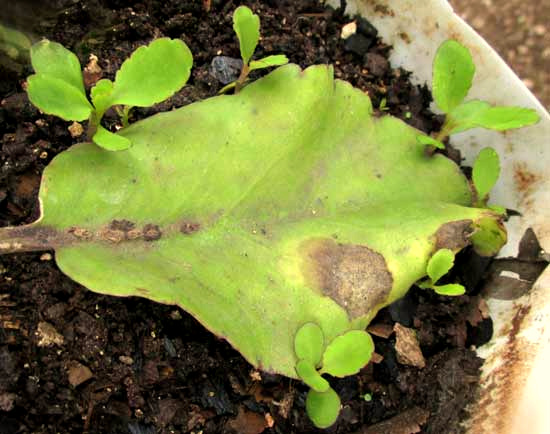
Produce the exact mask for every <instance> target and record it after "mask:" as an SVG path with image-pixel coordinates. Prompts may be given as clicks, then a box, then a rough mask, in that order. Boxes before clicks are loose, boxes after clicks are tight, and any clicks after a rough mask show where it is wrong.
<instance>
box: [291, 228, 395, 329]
mask: <svg viewBox="0 0 550 434" xmlns="http://www.w3.org/2000/svg"><path fill="white" fill-rule="evenodd" d="M301 250H302V251H303V255H304V267H303V274H304V277H305V278H306V281H307V282H308V283H309V284H311V285H312V286H313V287H314V288H315V289H317V290H319V291H320V292H322V293H323V294H324V295H326V296H328V297H330V298H332V299H333V300H334V301H335V302H336V303H338V304H339V305H340V306H341V307H343V308H344V309H345V310H346V311H347V312H348V315H349V316H350V318H351V319H352V320H353V319H354V318H357V317H360V316H362V315H365V314H366V313H368V312H369V311H370V310H371V309H373V308H374V307H376V306H377V305H379V304H381V303H383V302H384V301H385V300H386V298H387V296H388V294H389V293H390V291H391V288H392V285H393V277H392V275H391V273H390V271H389V270H388V267H387V264H386V260H385V259H384V257H383V256H382V255H381V254H380V253H378V252H376V251H374V250H372V249H369V248H368V247H366V246H362V245H357V244H339V243H336V242H335V241H334V240H332V239H329V238H327V239H317V240H311V241H308V242H306V243H304V246H303V248H302V249H301Z"/></svg>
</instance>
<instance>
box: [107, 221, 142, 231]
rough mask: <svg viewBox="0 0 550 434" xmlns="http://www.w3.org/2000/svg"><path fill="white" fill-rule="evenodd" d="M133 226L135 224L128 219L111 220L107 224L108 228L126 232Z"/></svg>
mask: <svg viewBox="0 0 550 434" xmlns="http://www.w3.org/2000/svg"><path fill="white" fill-rule="evenodd" d="M135 226H136V225H135V224H134V223H132V222H131V221H130V220H113V221H112V222H111V223H110V224H109V229H113V230H115V231H123V232H128V231H130V230H132V229H134V227H135Z"/></svg>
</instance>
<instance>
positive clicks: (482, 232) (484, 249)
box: [470, 217, 507, 256]
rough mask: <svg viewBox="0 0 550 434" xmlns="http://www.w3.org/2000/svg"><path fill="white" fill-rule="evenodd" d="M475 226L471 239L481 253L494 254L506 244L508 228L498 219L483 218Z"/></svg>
mask: <svg viewBox="0 0 550 434" xmlns="http://www.w3.org/2000/svg"><path fill="white" fill-rule="evenodd" d="M474 228H475V232H474V233H473V234H472V235H471V237H470V240H471V241H472V244H473V245H474V250H475V251H476V252H477V253H478V254H479V255H481V256H494V255H496V254H497V253H498V251H499V250H500V249H501V247H502V246H503V245H504V244H506V239H507V236H506V229H505V228H504V225H503V224H502V223H501V222H500V221H499V220H498V219H495V218H490V217H486V218H482V219H481V220H479V221H477V222H476V223H475V224H474Z"/></svg>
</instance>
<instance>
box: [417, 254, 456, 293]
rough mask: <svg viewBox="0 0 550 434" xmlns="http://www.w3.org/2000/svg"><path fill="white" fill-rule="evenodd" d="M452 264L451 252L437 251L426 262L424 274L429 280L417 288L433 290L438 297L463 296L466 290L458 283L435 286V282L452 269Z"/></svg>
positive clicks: (453, 257) (453, 259) (452, 255)
mask: <svg viewBox="0 0 550 434" xmlns="http://www.w3.org/2000/svg"><path fill="white" fill-rule="evenodd" d="M454 262H455V255H454V253H453V252H452V251H451V250H449V249H439V250H438V251H437V252H435V253H434V254H433V255H432V257H431V258H430V260H429V261H428V266H427V268H426V272H427V273H428V277H429V279H428V280H427V281H425V282H422V283H420V284H419V286H420V287H421V288H424V289H433V290H434V291H435V292H436V293H437V294H440V295H449V296H454V295H463V294H464V293H465V292H466V290H465V288H464V286H462V285H460V284H458V283H449V284H447V285H436V283H437V281H438V280H439V279H441V278H442V277H443V276H444V275H445V274H447V273H448V272H449V270H450V269H451V268H453V265H454Z"/></svg>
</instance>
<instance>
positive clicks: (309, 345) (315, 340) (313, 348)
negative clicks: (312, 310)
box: [294, 322, 325, 366]
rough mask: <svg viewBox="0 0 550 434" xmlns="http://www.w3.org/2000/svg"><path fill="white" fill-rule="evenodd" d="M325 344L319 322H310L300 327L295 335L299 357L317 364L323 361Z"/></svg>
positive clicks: (296, 350) (295, 348)
mask: <svg viewBox="0 0 550 434" xmlns="http://www.w3.org/2000/svg"><path fill="white" fill-rule="evenodd" d="M324 346H325V337H324V336H323V330H321V327H319V326H318V325H317V324H315V323H312V322H309V323H307V324H304V325H303V326H302V327H300V328H299V329H298V332H297V333H296V336H295V337H294V351H295V352H296V357H298V359H304V360H307V361H309V362H310V363H311V364H312V365H314V366H316V365H318V364H319V362H320V361H321V357H322V356H323V350H324Z"/></svg>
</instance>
